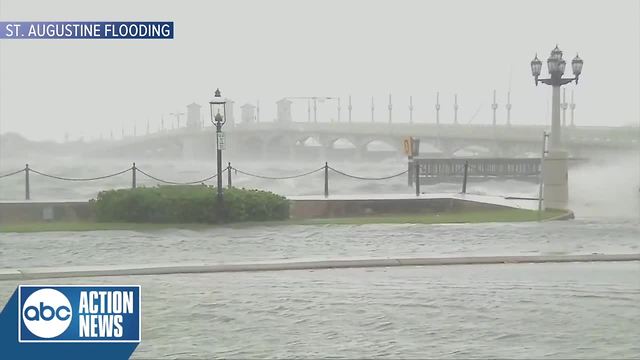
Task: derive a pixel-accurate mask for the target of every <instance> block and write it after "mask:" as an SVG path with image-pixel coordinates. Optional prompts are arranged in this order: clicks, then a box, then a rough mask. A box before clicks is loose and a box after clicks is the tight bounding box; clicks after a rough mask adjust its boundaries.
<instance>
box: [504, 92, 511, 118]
mask: <svg viewBox="0 0 640 360" xmlns="http://www.w3.org/2000/svg"><path fill="white" fill-rule="evenodd" d="M505 108H506V109H507V126H511V91H509V92H507V105H505Z"/></svg>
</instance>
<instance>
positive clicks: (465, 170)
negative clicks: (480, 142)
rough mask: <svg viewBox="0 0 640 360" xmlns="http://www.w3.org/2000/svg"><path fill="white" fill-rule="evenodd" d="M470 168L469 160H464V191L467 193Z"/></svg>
mask: <svg viewBox="0 0 640 360" xmlns="http://www.w3.org/2000/svg"><path fill="white" fill-rule="evenodd" d="M468 170H469V160H467V161H465V162H464V175H462V193H463V194H466V193H467V172H468Z"/></svg>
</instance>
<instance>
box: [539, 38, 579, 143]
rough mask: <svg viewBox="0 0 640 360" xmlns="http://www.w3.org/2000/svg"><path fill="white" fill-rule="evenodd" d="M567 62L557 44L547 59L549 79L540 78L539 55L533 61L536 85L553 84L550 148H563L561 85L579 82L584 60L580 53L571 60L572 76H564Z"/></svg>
mask: <svg viewBox="0 0 640 360" xmlns="http://www.w3.org/2000/svg"><path fill="white" fill-rule="evenodd" d="M566 64H567V62H566V61H564V59H562V51H561V50H560V49H559V48H558V46H557V45H556V47H555V49H553V50H552V51H551V56H549V58H548V59H547V68H548V70H549V75H550V77H549V78H547V79H540V78H539V76H540V70H541V69H542V61H540V60H539V59H538V56H537V55H536V57H535V58H534V59H533V60H532V61H531V74H532V75H533V77H534V78H535V82H536V86H537V85H538V82H541V83H543V84H547V85H551V87H552V89H553V92H552V105H551V114H552V116H551V142H550V144H549V149H550V150H554V149H560V148H561V127H560V86H562V85H565V84H569V83H570V82H572V81H575V82H576V84H577V83H578V78H579V77H580V74H581V73H582V64H583V61H582V59H580V57H579V56H578V55H576V57H575V58H574V59H573V60H572V61H571V67H572V69H573V75H574V76H575V77H572V78H563V77H562V75H564V69H565V66H566Z"/></svg>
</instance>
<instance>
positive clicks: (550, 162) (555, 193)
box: [542, 150, 569, 209]
mask: <svg viewBox="0 0 640 360" xmlns="http://www.w3.org/2000/svg"><path fill="white" fill-rule="evenodd" d="M568 157H569V156H568V153H567V152H566V151H564V150H550V151H549V154H548V155H547V157H545V159H544V162H543V164H542V177H543V181H544V194H543V196H542V197H543V199H544V208H545V209H566V208H568V205H569V171H568V169H569V167H568Z"/></svg>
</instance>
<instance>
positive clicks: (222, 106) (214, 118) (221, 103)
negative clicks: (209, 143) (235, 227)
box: [209, 89, 227, 201]
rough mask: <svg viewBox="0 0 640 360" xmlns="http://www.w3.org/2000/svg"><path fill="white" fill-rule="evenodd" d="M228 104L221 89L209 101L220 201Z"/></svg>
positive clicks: (219, 199) (219, 198) (219, 197)
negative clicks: (214, 134)
mask: <svg viewBox="0 0 640 360" xmlns="http://www.w3.org/2000/svg"><path fill="white" fill-rule="evenodd" d="M226 103H227V102H226V101H225V100H224V99H222V97H220V89H216V93H215V95H214V96H213V100H211V101H209V106H210V107H211V122H212V123H213V125H215V126H216V149H217V150H216V152H217V159H218V167H217V170H218V172H217V176H216V177H217V180H218V201H222V149H223V148H224V134H223V133H222V126H223V125H224V123H226V122H227V113H226V110H227V107H226Z"/></svg>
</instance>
